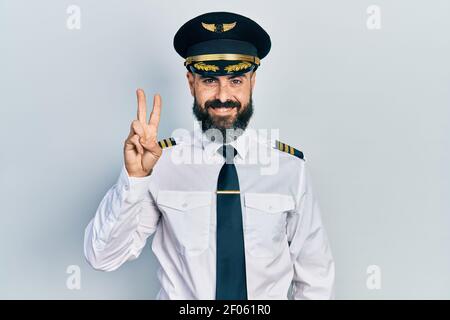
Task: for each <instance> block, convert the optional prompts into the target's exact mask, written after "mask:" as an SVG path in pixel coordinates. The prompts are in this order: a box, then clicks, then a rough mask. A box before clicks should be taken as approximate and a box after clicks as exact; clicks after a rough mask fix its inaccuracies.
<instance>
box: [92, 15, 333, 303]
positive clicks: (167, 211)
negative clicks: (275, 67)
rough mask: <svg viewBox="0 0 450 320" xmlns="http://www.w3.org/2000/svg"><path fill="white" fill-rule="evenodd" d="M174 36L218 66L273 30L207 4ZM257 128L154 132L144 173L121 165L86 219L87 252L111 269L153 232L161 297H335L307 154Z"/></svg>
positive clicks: (242, 63) (250, 66)
mask: <svg viewBox="0 0 450 320" xmlns="http://www.w3.org/2000/svg"><path fill="white" fill-rule="evenodd" d="M222 41H225V42H222ZM174 45H175V49H176V50H177V52H178V53H180V55H181V56H182V57H184V58H185V59H186V60H185V66H186V68H187V69H188V70H190V71H192V72H197V73H203V74H220V75H222V74H232V73H240V72H248V71H249V70H255V69H256V68H258V67H259V64H260V59H261V58H262V57H264V56H265V55H266V54H267V53H268V50H269V49H270V38H269V37H268V35H267V33H265V31H264V30H263V29H262V28H261V27H260V26H259V25H258V24H256V22H254V21H253V20H250V19H249V18H246V17H243V16H241V15H237V14H234V13H227V12H213V13H207V14H204V15H201V16H198V17H196V18H194V19H192V20H190V21H188V22H187V23H186V24H185V25H183V26H182V27H181V28H180V30H179V31H178V33H177V35H176V36H175V40H174ZM256 133H257V132H256V131H255V130H253V129H251V128H247V129H246V130H245V131H244V132H243V134H241V135H239V136H238V137H237V139H235V140H233V141H231V142H229V143H227V144H226V145H224V144H223V143H220V141H217V140H212V139H210V137H209V136H207V135H206V134H205V133H204V132H202V130H201V128H200V126H197V127H196V128H195V129H194V130H192V131H190V132H188V131H186V132H183V133H180V134H177V135H173V136H172V137H169V138H166V139H161V140H159V142H158V143H159V144H160V146H161V147H162V148H163V153H162V155H161V158H160V159H159V160H158V162H157V163H156V165H155V167H154V168H153V171H152V173H151V175H149V176H147V177H130V176H129V175H128V173H127V170H126V168H125V165H123V166H122V168H121V172H120V174H119V177H118V180H117V182H116V183H115V184H114V185H113V186H112V187H111V188H110V189H109V190H108V192H107V193H106V195H105V196H104V197H103V199H102V201H101V202H100V205H99V206H98V208H97V211H96V213H95V216H94V218H93V219H92V220H91V221H90V223H89V224H88V226H87V227H86V231H85V242H84V253H85V256H86V259H87V261H88V262H89V264H90V265H91V266H92V267H94V268H95V269H99V270H104V271H112V270H115V269H117V268H119V267H120V266H121V265H122V264H123V263H124V262H126V261H129V260H133V259H136V258H137V257H138V256H139V255H140V253H141V252H142V249H143V248H144V246H145V243H146V240H147V238H148V237H149V236H151V235H153V241H152V250H153V252H154V254H155V256H156V258H157V260H158V262H159V265H160V267H159V269H158V272H157V276H158V279H159V281H160V285H161V288H160V290H159V292H158V295H157V297H156V298H157V299H242V300H245V299H251V300H253V299H288V298H291V299H332V298H334V277H335V274H334V271H335V270H334V260H333V257H332V254H331V249H330V246H329V242H328V238H327V234H326V232H325V229H324V226H323V224H322V220H321V214H320V209H319V205H318V202H317V198H316V197H315V195H314V192H313V189H312V185H311V178H310V175H309V171H308V169H307V164H306V161H305V158H304V155H303V153H302V152H301V151H300V150H298V149H296V148H293V147H292V146H290V145H287V144H285V143H283V142H281V141H279V140H274V139H272V138H271V139H269V138H268V137H265V138H261V137H260V135H258V134H256ZM224 147H226V148H227V150H228V149H229V150H232V154H233V155H232V156H231V158H232V159H231V160H232V161H231V163H227V161H228V158H227V157H226V156H225V153H224V152H223V151H224ZM261 155H265V159H266V160H267V159H269V160H268V161H261ZM229 186H231V187H230V188H228V187H229Z"/></svg>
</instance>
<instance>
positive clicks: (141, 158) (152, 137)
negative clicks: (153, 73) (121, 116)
mask: <svg viewBox="0 0 450 320" xmlns="http://www.w3.org/2000/svg"><path fill="white" fill-rule="evenodd" d="M136 95H137V102H138V109H137V120H134V121H133V122H132V123H131V127H130V134H129V135H128V137H127V139H126V140H125V145H124V158H125V167H126V169H127V171H128V175H129V176H130V177H145V176H148V175H150V173H151V172H152V169H153V167H154V166H155V164H156V162H157V161H158V159H159V158H160V157H161V154H162V149H161V147H160V146H159V144H158V139H157V135H158V125H159V117H160V114H161V97H160V95H159V94H155V96H154V97H153V110H152V112H151V113H150V119H149V121H148V123H147V103H146V99H145V93H144V90H142V89H138V90H136Z"/></svg>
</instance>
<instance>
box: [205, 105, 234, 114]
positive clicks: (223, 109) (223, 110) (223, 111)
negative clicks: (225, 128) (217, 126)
mask: <svg viewBox="0 0 450 320" xmlns="http://www.w3.org/2000/svg"><path fill="white" fill-rule="evenodd" d="M209 109H210V110H212V112H213V113H214V114H217V115H228V114H232V113H234V112H235V110H236V107H218V108H215V107H210V108H209Z"/></svg>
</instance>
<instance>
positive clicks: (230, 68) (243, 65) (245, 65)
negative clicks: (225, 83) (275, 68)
mask: <svg viewBox="0 0 450 320" xmlns="http://www.w3.org/2000/svg"><path fill="white" fill-rule="evenodd" d="M251 65H252V64H251V63H249V62H241V63H238V64H232V65H229V66H226V67H225V68H224V69H225V71H226V72H233V71H240V70H243V69H247V68H249V67H251Z"/></svg>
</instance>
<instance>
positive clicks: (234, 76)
mask: <svg viewBox="0 0 450 320" xmlns="http://www.w3.org/2000/svg"><path fill="white" fill-rule="evenodd" d="M237 77H243V78H245V76H244V75H242V74H235V75H230V76H228V80H230V79H234V78H237ZM200 79H214V80H219V79H218V78H217V77H214V76H205V75H200Z"/></svg>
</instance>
